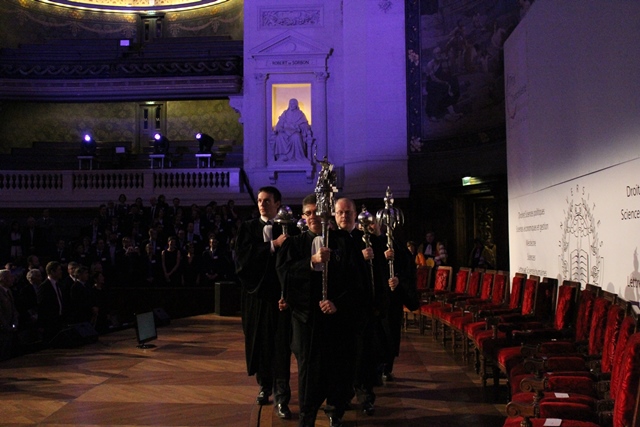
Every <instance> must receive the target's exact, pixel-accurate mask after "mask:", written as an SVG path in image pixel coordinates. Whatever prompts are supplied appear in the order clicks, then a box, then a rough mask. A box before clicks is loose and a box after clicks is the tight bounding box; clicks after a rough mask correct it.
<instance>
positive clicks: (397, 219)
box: [376, 187, 404, 279]
mask: <svg viewBox="0 0 640 427" xmlns="http://www.w3.org/2000/svg"><path fill="white" fill-rule="evenodd" d="M376 223H377V224H378V225H379V226H380V227H382V226H383V225H384V226H385V227H386V228H387V248H389V249H393V229H394V228H396V227H397V226H399V225H400V226H401V225H403V224H404V214H403V213H402V211H401V210H400V209H398V208H394V207H393V193H391V188H390V187H387V193H386V194H385V196H384V209H380V210H379V211H378V213H376ZM394 276H395V273H394V271H393V260H392V259H390V260H389V278H391V279H392V278H393V277H394Z"/></svg>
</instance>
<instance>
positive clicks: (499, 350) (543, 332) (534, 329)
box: [484, 280, 580, 385]
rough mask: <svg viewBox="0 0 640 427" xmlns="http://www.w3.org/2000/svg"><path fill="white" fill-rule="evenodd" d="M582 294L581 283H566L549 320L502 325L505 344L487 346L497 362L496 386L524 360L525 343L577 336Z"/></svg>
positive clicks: (486, 352) (488, 351)
mask: <svg viewBox="0 0 640 427" xmlns="http://www.w3.org/2000/svg"><path fill="white" fill-rule="evenodd" d="M550 292H552V293H554V292H555V291H554V290H550ZM579 295H580V283H579V282H573V281H568V280H565V281H564V282H563V283H562V286H560V288H559V289H558V294H557V303H556V304H555V306H556V307H555V313H553V315H552V316H551V317H550V318H549V319H548V321H533V322H531V321H529V322H524V323H516V324H510V323H507V324H502V325H498V329H502V330H503V331H504V333H505V339H504V344H502V343H500V342H488V343H487V344H485V346H484V356H485V358H490V359H491V360H492V362H493V363H492V366H493V379H494V384H495V385H498V382H499V379H500V377H506V378H509V377H510V375H511V369H512V368H513V367H515V366H516V365H518V364H520V363H521V362H522V361H523V360H524V356H523V355H522V349H521V346H522V343H531V342H540V341H550V340H551V339H558V340H569V339H571V337H573V328H574V325H575V313H576V311H577V303H578V296H579ZM549 296H550V297H551V298H552V300H553V299H554V297H555V295H548V294H543V297H544V298H548V297H549ZM544 305H545V304H543V306H544ZM514 344H515V345H514Z"/></svg>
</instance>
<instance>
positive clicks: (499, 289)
mask: <svg viewBox="0 0 640 427" xmlns="http://www.w3.org/2000/svg"><path fill="white" fill-rule="evenodd" d="M508 296H509V276H506V275H505V274H503V273H501V272H498V273H496V275H495V277H494V279H493V290H492V291H491V303H492V304H495V305H501V304H504V303H505V302H506V301H507V298H508Z"/></svg>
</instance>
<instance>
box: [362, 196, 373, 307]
mask: <svg viewBox="0 0 640 427" xmlns="http://www.w3.org/2000/svg"><path fill="white" fill-rule="evenodd" d="M358 222H359V223H360V225H361V226H362V231H364V234H363V235H362V240H363V241H364V245H365V247H367V248H370V247H371V233H370V232H369V226H371V224H373V223H374V218H373V215H371V213H370V212H369V211H367V207H366V206H365V205H362V212H360V214H359V215H358ZM369 272H370V274H371V292H372V295H373V296H374V297H375V296H376V285H375V278H374V276H373V260H372V259H370V260H369Z"/></svg>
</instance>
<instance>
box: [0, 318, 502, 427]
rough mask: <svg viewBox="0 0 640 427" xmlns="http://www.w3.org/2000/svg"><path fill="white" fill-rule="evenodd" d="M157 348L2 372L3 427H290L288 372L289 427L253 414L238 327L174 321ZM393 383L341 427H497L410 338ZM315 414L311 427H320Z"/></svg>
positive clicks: (477, 397)
mask: <svg viewBox="0 0 640 427" xmlns="http://www.w3.org/2000/svg"><path fill="white" fill-rule="evenodd" d="M154 343H155V344H156V345H157V347H156V348H153V349H147V350H142V349H138V348H136V340H135V331H134V330H133V329H127V330H122V331H118V332H114V333H112V334H108V335H105V336H101V337H100V340H99V342H98V343H94V344H88V345H85V346H83V347H80V348H75V349H65V350H54V349H50V350H45V351H41V352H39V353H34V354H29V355H25V356H22V357H20V358H15V359H11V360H8V361H5V362H0V425H1V426H5V427H11V426H48V427H62V426H86V427H89V426H91V427H95V426H126V427H135V426H188V427H192V426H229V427H234V426H243V427H247V426H249V427H269V426H292V427H294V426H297V422H298V420H297V413H298V407H297V392H296V384H297V375H295V372H296V369H297V368H296V366H295V360H294V366H293V367H292V372H294V374H293V375H292V381H291V385H292V388H293V389H294V390H293V397H292V402H291V409H292V411H293V413H294V416H293V419H292V420H289V421H283V420H280V419H278V418H277V417H275V416H274V414H273V407H272V406H265V407H259V406H257V405H255V404H254V402H255V396H256V394H257V391H258V388H257V386H256V385H255V379H254V378H252V377H248V376H247V375H246V371H245V364H244V344H243V339H242V330H241V325H240V319H239V318H236V317H219V316H216V315H213V314H210V315H203V316H197V317H191V318H186V319H177V320H173V321H172V322H171V325H169V326H165V327H162V328H159V329H158V339H157V341H155V342H154ZM395 374H396V381H394V382H388V383H387V384H385V385H383V386H381V387H379V388H378V389H377V390H376V392H377V394H378V401H377V404H376V413H375V415H374V416H372V417H367V416H365V415H363V414H362V413H361V412H360V411H359V410H357V405H354V409H353V410H350V411H347V413H346V415H345V426H358V427H360V426H398V427H399V426H403V427H405V426H430V427H437V426H446V427H456V426H465V427H469V426H474V427H489V426H491V427H494V426H501V425H502V423H503V421H504V415H503V414H504V400H505V398H504V397H502V400H503V402H501V403H498V404H496V403H494V402H495V401H494V397H495V396H494V393H493V390H492V389H491V388H488V389H486V390H483V389H482V387H481V386H480V382H479V380H478V378H477V375H476V374H475V373H474V372H473V370H472V369H471V367H470V365H467V363H465V362H462V361H461V359H460V357H459V356H457V355H453V354H452V353H451V350H450V349H448V350H445V349H443V347H442V346H441V345H440V344H439V343H434V342H433V340H432V339H431V338H430V337H429V336H421V335H419V334H418V332H417V330H416V329H410V330H409V331H408V332H407V333H406V335H405V337H404V340H403V344H402V349H401V356H400V358H399V359H398V360H397V365H396V368H395ZM327 425H328V421H327V418H326V417H325V416H324V415H323V413H322V411H320V414H319V415H318V420H317V423H316V426H327Z"/></svg>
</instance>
